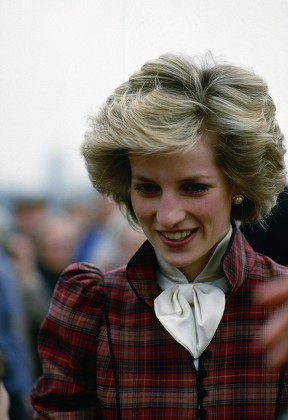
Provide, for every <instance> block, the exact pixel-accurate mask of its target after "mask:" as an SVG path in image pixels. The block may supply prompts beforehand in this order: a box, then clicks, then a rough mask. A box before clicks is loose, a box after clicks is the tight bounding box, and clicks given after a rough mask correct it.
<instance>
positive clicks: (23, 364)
mask: <svg viewBox="0 0 288 420" xmlns="http://www.w3.org/2000/svg"><path fill="white" fill-rule="evenodd" d="M0 296H1V304H0V352H1V353H2V355H3V359H4V363H5V370H4V377H3V382H4V386H5V388H6V390H7V392H8V395H9V400H10V407H9V419H10V420H27V418H28V415H29V406H30V402H29V398H28V396H29V392H30V388H31V385H32V381H33V377H32V374H31V358H30V354H29V350H28V345H27V342H26V337H25V334H24V333H23V330H24V329H25V327H24V324H23V319H24V318H25V313H24V310H23V305H22V298H21V293H20V290H19V283H18V279H17V275H16V273H15V272H14V269H13V265H12V263H11V261H10V259H9V257H8V256H7V255H6V254H5V252H4V251H3V250H2V249H1V248H0Z"/></svg>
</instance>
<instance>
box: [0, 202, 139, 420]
mask: <svg viewBox="0 0 288 420" xmlns="http://www.w3.org/2000/svg"><path fill="white" fill-rule="evenodd" d="M0 213H1V215H0V216H1V217H0V296H1V302H2V303H1V305H0V374H1V380H2V382H3V383H4V386H5V388H6V390H7V392H8V395H9V400H10V409H9V419H10V420H14V419H15V420H22V419H23V420H29V419H31V418H32V413H31V407H30V403H29V393H30V389H31V385H32V383H33V382H34V381H35V379H36V378H37V377H38V376H39V375H41V366H40V363H39V359H38V354H37V334H38V331H39V327H40V325H41V322H42V321H43V319H44V317H45V315H46V313H47V310H48V306H49V302H50V298H51V295H52V292H53V289H54V287H55V284H56V282H57V279H58V277H59V275H60V274H61V272H62V270H63V269H64V268H65V267H66V266H67V265H69V264H71V263H73V262H76V261H77V262H79V261H86V262H91V263H94V264H96V265H97V266H99V267H101V268H103V269H106V270H108V269H113V268H115V267H118V266H119V265H122V264H126V263H127V261H128V260H129V259H130V257H131V256H132V255H133V253H134V252H135V250H136V249H137V248H138V247H139V246H140V245H141V244H142V243H143V242H144V240H145V238H144V235H143V233H142V232H140V231H136V230H135V229H132V228H131V227H130V226H129V224H128V223H127V221H126V219H125V218H124V216H123V215H122V214H121V213H120V211H119V210H118V208H117V207H116V205H115V204H114V203H113V202H111V201H110V200H108V199H104V198H102V197H100V196H99V197H98V196H96V197H95V198H94V199H89V200H70V201H69V202H67V203H66V204H65V205H61V206H59V205H57V206H56V205H52V204H51V203H49V201H47V200H43V199H39V198H32V199H31V198H27V197H24V198H21V199H18V200H16V201H15V203H14V204H13V205H12V207H11V208H10V209H9V211H5V209H4V208H2V209H1V208H0ZM1 395H2V394H0V398H1ZM0 405H1V402H0ZM0 415H1V413H0ZM0 419H1V420H2V418H1V417H0Z"/></svg>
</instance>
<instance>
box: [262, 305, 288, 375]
mask: <svg viewBox="0 0 288 420" xmlns="http://www.w3.org/2000/svg"><path fill="white" fill-rule="evenodd" d="M259 338H260V343H259V345H260V346H261V348H262V349H263V347H264V351H265V352H266V353H267V364H268V365H269V366H273V367H283V366H284V365H286V364H287V363H288V303H286V304H285V305H283V306H282V307H281V309H279V310H278V311H276V312H275V313H274V314H273V315H272V316H271V317H270V318H269V319H268V321H267V322H266V323H265V324H264V325H263V327H262V329H261V330H260V334H259Z"/></svg>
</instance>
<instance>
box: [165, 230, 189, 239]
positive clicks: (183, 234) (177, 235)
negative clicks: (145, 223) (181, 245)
mask: <svg viewBox="0 0 288 420" xmlns="http://www.w3.org/2000/svg"><path fill="white" fill-rule="evenodd" d="M191 234H192V230H190V229H189V230H183V231H179V232H161V235H162V236H164V238H166V239H168V240H170V241H183V240H184V239H186V238H188V237H189V236H190V235H191Z"/></svg>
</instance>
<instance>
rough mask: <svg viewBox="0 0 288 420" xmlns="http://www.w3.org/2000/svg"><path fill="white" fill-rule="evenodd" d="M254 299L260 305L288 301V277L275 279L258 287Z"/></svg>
mask: <svg viewBox="0 0 288 420" xmlns="http://www.w3.org/2000/svg"><path fill="white" fill-rule="evenodd" d="M254 300H255V302H256V303H257V304H259V305H274V304H279V303H282V302H285V301H288V278H287V280H285V281H284V280H278V281H277V280H275V281H273V282H272V283H269V284H267V285H264V286H261V287H258V288H257V289H256V291H255V292H254Z"/></svg>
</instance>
